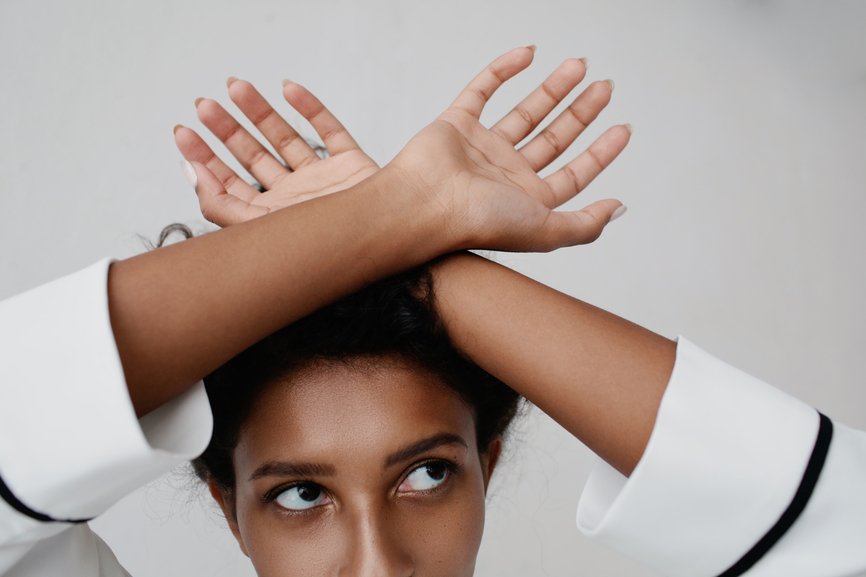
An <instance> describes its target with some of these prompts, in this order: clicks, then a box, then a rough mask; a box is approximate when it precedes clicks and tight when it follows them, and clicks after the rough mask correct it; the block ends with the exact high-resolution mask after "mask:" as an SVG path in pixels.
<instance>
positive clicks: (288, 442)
mask: <svg viewBox="0 0 866 577" xmlns="http://www.w3.org/2000/svg"><path fill="white" fill-rule="evenodd" d="M498 451H499V442H498V441H496V442H495V443H494V447H491V448H490V450H489V451H485V453H484V454H481V453H479V450H478V447H477V446H476V438H475V423H474V418H473V415H472V413H471V411H470V409H469V408H468V407H467V405H465V404H464V403H463V401H462V400H461V399H460V397H459V396H458V395H457V393H455V392H454V391H453V390H451V389H449V388H447V387H446V386H445V385H444V384H443V383H442V382H441V381H440V380H439V379H438V378H437V377H435V376H433V375H431V374H430V373H428V372H426V371H423V370H419V369H418V368H415V367H412V366H410V365H408V364H405V363H401V362H400V361H398V360H396V359H388V358H385V359H377V360H374V361H369V362H367V361H365V362H359V363H352V364H342V363H327V364H324V363H323V364H319V365H316V366H313V367H310V368H306V369H304V370H302V371H300V372H298V373H296V374H294V375H293V376H292V377H291V378H290V379H288V380H287V381H281V382H277V383H274V384H272V385H271V386H270V387H269V388H267V389H266V390H265V392H264V393H263V394H262V395H261V396H260V397H259V398H258V399H257V401H256V404H255V406H254V407H253V410H252V412H251V414H250V416H249V418H248V419H247V421H246V423H245V425H244V427H243V428H242V429H241V433H240V440H239V443H238V445H237V448H236V449H235V451H234V469H235V478H236V487H235V492H234V495H233V498H234V502H235V511H231V509H230V508H228V507H226V506H225V505H227V504H228V501H229V500H230V499H231V498H232V496H223V495H220V494H219V493H218V491H216V490H215V489H213V488H212V492H213V493H214V496H215V497H216V498H217V500H218V501H220V503H221V504H222V505H223V510H224V511H225V512H226V517H227V519H228V520H229V525H230V526H231V528H232V531H233V532H234V534H235V537H237V539H238V542H239V543H240V546H241V549H242V550H243V552H244V553H245V554H246V555H247V556H248V557H249V558H250V559H251V560H252V562H253V565H254V566H255V569H256V572H257V573H258V574H259V575H260V576H261V577H278V576H279V577H289V576H292V575H303V576H305V577H314V576H317V575H322V576H324V575H328V576H340V575H351V576H353V577H363V576H372V575H376V576H385V575H387V576H400V577H403V576H409V575H413V576H416V577H422V576H429V577H439V576H442V577H445V576H447V577H459V576H469V575H472V573H473V570H474V566H475V557H476V555H477V553H478V547H479V545H480V542H481V533H482V530H483V526H484V495H485V491H486V488H487V481H488V479H489V476H490V473H491V472H492V468H493V465H494V464H495V460H496V456H497V455H498Z"/></svg>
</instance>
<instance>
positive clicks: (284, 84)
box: [283, 80, 294, 88]
mask: <svg viewBox="0 0 866 577" xmlns="http://www.w3.org/2000/svg"><path fill="white" fill-rule="evenodd" d="M289 84H294V82H292V81H291V80H283V87H284V88H285V87H286V86H288V85H289Z"/></svg>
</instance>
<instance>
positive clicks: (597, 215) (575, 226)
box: [544, 199, 626, 250]
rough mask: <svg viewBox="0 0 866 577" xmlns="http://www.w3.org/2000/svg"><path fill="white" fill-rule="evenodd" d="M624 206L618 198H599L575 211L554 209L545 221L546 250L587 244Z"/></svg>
mask: <svg viewBox="0 0 866 577" xmlns="http://www.w3.org/2000/svg"><path fill="white" fill-rule="evenodd" d="M625 211H626V206H625V205H624V204H622V203H621V202H620V201H618V200H613V199H608V200H599V201H597V202H594V203H592V204H590V205H589V206H586V207H584V208H582V209H581V210H576V211H554V212H551V213H550V218H548V219H547V222H546V223H545V228H546V230H545V231H544V238H545V242H546V244H547V246H548V247H549V248H548V250H554V249H557V248H560V247H563V246H574V245H578V244H589V243H591V242H593V241H595V240H596V239H597V238H598V237H600V236H601V233H602V232H603V231H604V227H606V226H607V225H608V224H609V223H610V222H612V221H613V220H615V219H617V218H619V217H620V216H622V215H623V213H625Z"/></svg>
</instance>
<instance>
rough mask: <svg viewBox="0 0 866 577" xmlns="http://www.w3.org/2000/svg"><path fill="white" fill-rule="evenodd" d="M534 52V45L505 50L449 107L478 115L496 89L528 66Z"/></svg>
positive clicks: (476, 116)
mask: <svg viewBox="0 0 866 577" xmlns="http://www.w3.org/2000/svg"><path fill="white" fill-rule="evenodd" d="M534 54H535V47H534V46H524V47H522V48H515V49H514V50H511V51H510V52H506V53H505V54H503V55H502V56H500V57H499V58H497V59H496V60H494V61H493V62H491V63H490V64H488V65H487V67H486V68H485V69H484V70H482V71H481V73H480V74H479V75H478V76H476V77H475V78H473V79H472V81H471V82H470V83H469V84H467V85H466V88H464V89H463V91H462V92H461V93H460V94H459V95H458V96H457V99H456V100H455V101H454V102H452V103H451V106H450V108H459V109H461V110H465V111H466V112H468V113H469V114H471V115H472V116H474V117H475V118H478V117H480V116H481V111H482V110H484V105H485V104H487V101H488V100H490V97H491V96H493V93H494V92H496V89H497V88H499V87H500V86H502V84H503V83H504V82H505V81H507V80H508V79H509V78H511V77H512V76H514V75H515V74H517V73H518V72H520V71H521V70H523V69H525V68H526V67H527V66H529V64H530V63H531V62H532V57H533V56H534Z"/></svg>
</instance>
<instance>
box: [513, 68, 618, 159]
mask: <svg viewBox="0 0 866 577" xmlns="http://www.w3.org/2000/svg"><path fill="white" fill-rule="evenodd" d="M612 91H613V84H612V83H611V82H610V81H609V80H602V81H599V82H593V83H592V84H590V85H589V86H588V87H587V88H586V90H584V91H583V92H581V93H580V94H579V95H578V97H577V98H576V99H575V100H574V102H573V103H571V105H570V106H569V107H568V108H566V109H565V110H563V111H562V113H560V114H559V116H557V117H556V118H554V119H553V122H551V123H550V124H549V125H547V126H546V127H545V128H544V130H542V131H541V132H539V133H538V134H537V135H535V137H534V138H533V139H532V140H530V141H529V142H528V143H527V144H526V146H524V147H522V148H521V149H520V152H521V154H523V156H524V157H526V160H528V161H529V165H530V166H531V167H532V169H533V170H535V171H536V172H537V171H539V170H541V169H542V168H544V167H545V166H547V165H548V164H550V163H551V162H553V161H554V160H556V159H557V158H559V155H560V154H562V153H563V152H564V151H565V149H566V148H568V147H569V146H571V143H572V142H574V140H575V139H576V138H577V137H578V136H579V135H580V133H581V132H583V131H584V130H585V129H586V127H587V126H588V125H589V124H590V123H591V122H592V121H593V120H595V119H596V117H597V116H598V115H599V113H600V112H601V111H602V110H604V107H605V106H607V105H608V103H609V102H610V96H611V93H612Z"/></svg>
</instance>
